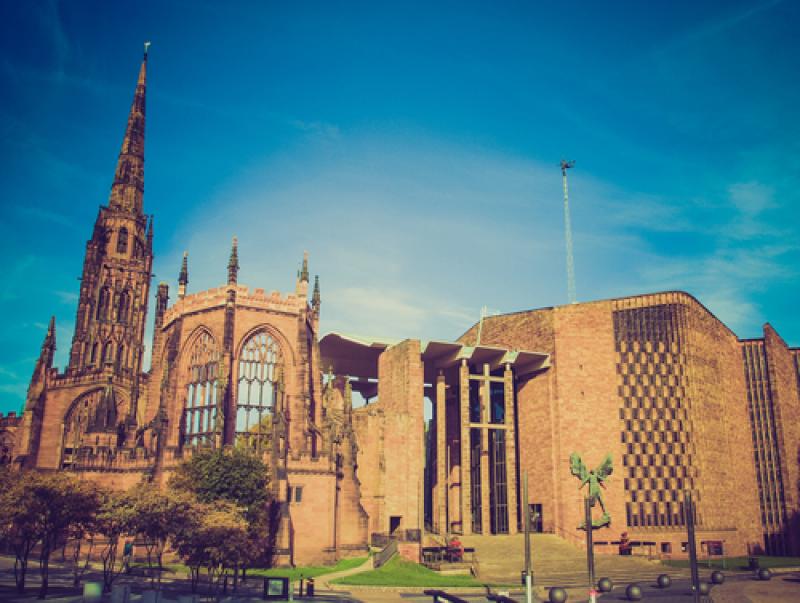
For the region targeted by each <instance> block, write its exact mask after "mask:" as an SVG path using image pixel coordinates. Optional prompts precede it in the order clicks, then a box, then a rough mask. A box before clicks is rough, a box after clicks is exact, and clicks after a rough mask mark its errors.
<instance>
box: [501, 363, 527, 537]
mask: <svg viewBox="0 0 800 603" xmlns="http://www.w3.org/2000/svg"><path fill="white" fill-rule="evenodd" d="M503 393H504V403H505V423H506V426H507V427H508V429H507V430H506V474H507V480H508V533H509V534H516V533H517V440H516V430H515V429H514V373H513V372H512V371H511V367H510V366H509V365H508V364H506V370H505V371H503ZM526 505H527V502H526ZM525 511H526V509H522V512H523V513H524V512H525ZM521 517H522V516H521Z"/></svg>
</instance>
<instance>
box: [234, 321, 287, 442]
mask: <svg viewBox="0 0 800 603" xmlns="http://www.w3.org/2000/svg"><path fill="white" fill-rule="evenodd" d="M237 368H238V370H237V382H236V430H235V431H236V439H237V442H243V443H245V444H246V445H249V446H252V447H254V448H257V449H262V448H264V447H265V446H266V444H267V441H268V440H269V437H270V434H271V431H272V419H273V415H274V414H275V412H276V410H277V405H278V399H279V398H278V396H279V391H280V388H281V387H282V383H283V375H284V374H285V359H284V353H283V347H282V345H281V343H280V342H279V340H278V338H277V337H276V336H275V334H273V333H272V332H271V331H270V330H268V329H267V328H264V327H262V328H259V329H256V330H255V331H253V332H251V333H250V334H248V336H247V337H246V338H245V339H244V341H243V343H242V345H241V347H240V349H239V355H238V358H237Z"/></svg>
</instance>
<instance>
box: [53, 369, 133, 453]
mask: <svg viewBox="0 0 800 603" xmlns="http://www.w3.org/2000/svg"><path fill="white" fill-rule="evenodd" d="M126 411H127V402H126V401H125V400H124V399H123V398H121V397H120V396H119V392H118V391H117V390H116V389H114V388H112V387H111V386H110V385H109V386H108V387H106V388H98V389H95V390H92V391H89V392H86V393H84V394H81V395H80V396H78V397H77V398H76V399H75V401H74V402H73V403H72V405H71V406H70V408H69V410H68V411H67V414H66V415H65V417H64V438H63V455H64V456H63V459H62V463H61V466H62V467H68V466H70V465H72V464H73V463H75V462H76V461H77V460H78V454H79V452H80V450H81V449H82V448H87V447H95V446H100V447H101V448H103V447H104V448H108V449H110V448H113V447H115V446H116V444H117V437H118V436H117V429H116V427H117V426H116V422H117V421H118V420H119V419H120V418H121V417H124V416H125V414H126Z"/></svg>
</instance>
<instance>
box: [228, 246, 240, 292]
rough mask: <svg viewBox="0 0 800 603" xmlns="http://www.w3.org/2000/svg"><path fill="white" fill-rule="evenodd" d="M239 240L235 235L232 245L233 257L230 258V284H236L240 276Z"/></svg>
mask: <svg viewBox="0 0 800 603" xmlns="http://www.w3.org/2000/svg"><path fill="white" fill-rule="evenodd" d="M238 246H239V241H238V239H237V238H236V237H233V245H231V258H230V259H229V260H228V284H229V285H235V284H236V281H237V278H238V276H239V252H238Z"/></svg>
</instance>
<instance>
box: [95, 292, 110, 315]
mask: <svg viewBox="0 0 800 603" xmlns="http://www.w3.org/2000/svg"><path fill="white" fill-rule="evenodd" d="M110 308H111V289H110V288H109V287H108V286H107V285H106V286H105V287H103V288H102V289H100V295H99V296H98V297H97V314H96V315H95V318H97V320H107V319H108V311H109V309H110Z"/></svg>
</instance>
